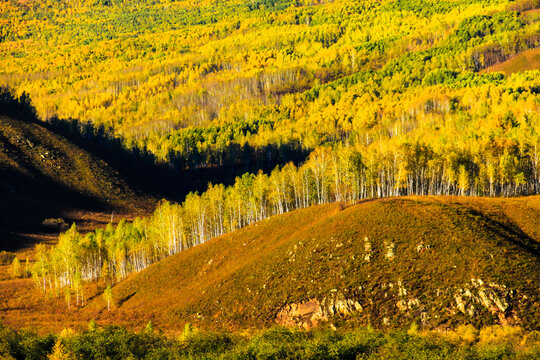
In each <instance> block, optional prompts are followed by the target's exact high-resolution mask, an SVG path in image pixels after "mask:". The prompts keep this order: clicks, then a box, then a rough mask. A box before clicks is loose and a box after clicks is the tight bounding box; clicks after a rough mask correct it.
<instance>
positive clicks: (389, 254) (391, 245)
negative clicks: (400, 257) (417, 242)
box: [384, 241, 396, 260]
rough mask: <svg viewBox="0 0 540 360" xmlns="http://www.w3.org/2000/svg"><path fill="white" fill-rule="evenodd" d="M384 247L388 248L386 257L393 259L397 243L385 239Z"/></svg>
mask: <svg viewBox="0 0 540 360" xmlns="http://www.w3.org/2000/svg"><path fill="white" fill-rule="evenodd" d="M384 247H385V249H386V253H385V257H386V258H387V259H388V260H393V259H394V257H395V256H396V253H395V247H396V244H394V243H393V242H391V241H390V242H387V241H385V242H384Z"/></svg>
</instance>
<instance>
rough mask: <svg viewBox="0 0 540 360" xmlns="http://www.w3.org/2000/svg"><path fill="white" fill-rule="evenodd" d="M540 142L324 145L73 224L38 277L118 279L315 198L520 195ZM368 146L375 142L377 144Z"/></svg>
mask: <svg viewBox="0 0 540 360" xmlns="http://www.w3.org/2000/svg"><path fill="white" fill-rule="evenodd" d="M537 145H538V144H536V145H532V144H529V145H523V146H512V147H506V148H504V149H502V148H498V149H491V150H490V151H487V150H486V149H483V150H482V151H481V152H478V153H476V154H475V153H472V152H471V151H470V149H469V151H462V152H458V151H450V150H448V149H445V150H444V151H437V150H436V149H434V148H432V147H430V146H428V145H426V144H422V143H403V144H400V145H399V146H389V147H387V148H385V147H382V146H381V147H380V148H379V149H377V151H369V152H368V151H367V149H357V148H353V147H346V146H343V145H338V146H337V147H335V148H333V149H332V148H331V147H318V148H316V149H315V150H314V151H313V152H312V153H311V155H310V156H309V158H308V159H307V160H306V161H305V162H304V163H303V164H301V165H299V166H295V165H294V164H292V163H288V164H286V165H285V166H283V167H277V168H275V169H274V170H273V171H272V172H271V173H270V174H264V173H263V172H259V173H258V174H250V173H246V174H244V175H243V176H242V177H238V178H236V182H235V183H234V185H232V186H229V187H226V186H224V185H221V184H220V185H213V184H209V186H208V189H207V190H206V192H204V193H203V194H200V195H199V194H197V193H190V194H189V195H188V196H187V197H186V199H185V201H184V202H183V203H182V204H171V203H169V202H167V201H162V202H161V203H160V205H159V206H158V207H157V209H156V210H155V212H154V214H153V215H152V216H150V217H147V218H137V219H135V220H134V221H133V222H126V221H120V222H119V223H118V224H117V225H113V224H109V225H107V226H106V227H105V228H104V229H98V230H96V231H95V232H90V233H87V234H85V235H84V236H83V235H82V234H81V233H80V232H79V231H78V229H77V227H76V226H75V225H73V226H72V227H71V228H70V229H69V230H68V231H67V232H65V233H64V234H62V235H60V238H59V242H58V244H57V245H56V246H53V247H49V248H48V247H47V246H46V245H41V244H40V245H38V246H37V249H36V254H37V261H36V262H35V264H34V266H33V268H32V275H33V277H34V279H35V281H36V283H37V284H38V286H39V287H40V288H41V289H42V290H43V291H48V290H55V289H61V288H65V287H68V288H69V289H71V291H73V292H74V293H75V295H76V299H77V303H81V302H82V301H83V299H84V296H83V295H82V294H81V292H82V289H83V287H82V283H83V282H85V281H92V280H97V279H101V278H104V279H106V281H109V282H112V281H116V280H121V279H123V278H125V277H126V276H128V275H129V274H131V273H134V272H138V271H141V270H142V269H144V268H146V267H148V266H149V265H150V264H152V263H154V262H156V261H158V260H160V259H162V258H164V257H166V256H170V255H173V254H175V253H178V252H180V251H182V250H184V249H186V248H189V247H192V246H194V245H197V244H201V243H203V242H205V241H208V240H209V239H211V238H214V237H218V236H221V235H223V234H225V233H228V232H231V231H234V230H236V229H239V228H241V227H244V226H248V225H250V224H253V223H255V222H257V221H260V220H263V219H266V218H268V217H270V216H272V215H276V214H282V213H284V212H288V211H291V210H295V209H301V208H305V207H308V206H312V205H318V204H324V203H330V202H344V203H349V204H350V203H354V202H355V201H357V200H360V199H365V198H377V197H388V196H403V195H465V196H480V195H482V196H514V195H523V194H537V193H538V192H539V190H540V177H539V175H540V172H539V167H538V166H539V151H538V150H539V149H538V147H537ZM369 149H371V150H373V147H370V148H369Z"/></svg>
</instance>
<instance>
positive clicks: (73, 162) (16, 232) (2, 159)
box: [0, 116, 156, 250]
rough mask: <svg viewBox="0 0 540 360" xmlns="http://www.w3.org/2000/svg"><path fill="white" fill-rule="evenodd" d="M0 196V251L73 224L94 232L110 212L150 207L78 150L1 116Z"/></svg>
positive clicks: (30, 124)
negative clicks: (0, 200)
mask: <svg viewBox="0 0 540 360" xmlns="http://www.w3.org/2000/svg"><path fill="white" fill-rule="evenodd" d="M0 194H1V197H2V206H0V248H1V249H2V250H10V249H19V248H21V247H24V246H26V245H27V243H28V244H29V243H32V242H34V241H36V240H43V237H40V236H41V235H46V234H47V233H52V234H57V233H58V231H59V230H65V228H66V227H65V226H67V224H68V223H71V222H73V221H76V222H77V223H78V224H79V225H80V226H82V228H95V227H96V226H98V225H100V224H103V223H107V222H108V221H110V218H111V213H114V212H116V213H117V214H119V213H120V214H121V215H122V216H123V217H131V216H132V215H133V214H141V213H147V212H148V211H149V209H150V208H151V206H153V205H154V204H155V202H156V200H155V199H153V198H152V196H151V195H144V194H143V191H142V190H141V188H140V187H138V186H137V185H136V183H134V182H133V181H132V179H129V178H128V177H127V176H126V174H124V173H121V172H120V171H119V169H118V168H116V167H114V166H112V165H110V164H109V163H108V162H107V161H106V160H105V159H103V158H101V157H100V156H98V155H96V154H94V153H92V152H91V151H90V150H89V148H87V147H85V146H84V144H77V143H74V142H72V141H71V140H69V139H67V138H66V137H64V136H63V135H61V134H59V133H58V132H57V131H56V130H55V129H54V128H53V127H51V126H49V125H47V124H45V123H41V122H39V121H37V120H35V121H34V120H32V121H30V120H18V119H16V118H14V117H7V116H0ZM59 218H61V219H62V220H55V219H59ZM47 219H48V220H47ZM36 236H37V237H36ZM46 238H47V237H45V239H46Z"/></svg>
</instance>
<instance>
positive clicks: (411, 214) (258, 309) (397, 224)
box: [87, 197, 540, 329]
mask: <svg viewBox="0 0 540 360" xmlns="http://www.w3.org/2000/svg"><path fill="white" fill-rule="evenodd" d="M539 229H540V197H527V198H516V199H494V198H490V199H488V198H457V197H407V198H391V199H380V200H373V201H365V202H362V203H359V204H357V205H354V206H350V207H347V208H345V209H342V207H341V206H340V205H338V204H331V205H323V206H316V207H312V208H309V209H304V210H299V211H294V212H291V213H288V214H284V215H280V216H275V217H273V218H271V219H269V220H266V221H262V222H260V223H258V224H256V225H253V226H250V227H248V228H244V229H242V230H239V231H237V232H235V233H232V234H229V235H225V236H223V237H221V238H217V239H214V240H212V241H210V242H208V243H205V244H203V245H200V246H197V247H194V248H191V249H189V250H187V251H184V252H182V253H180V254H177V255H175V256H172V257H170V258H167V259H165V260H163V261H161V262H159V263H157V264H155V265H153V266H151V267H149V268H148V269H146V270H145V271H143V272H141V273H139V274H136V275H134V276H132V277H131V278H129V279H127V280H125V281H123V282H121V283H119V284H117V285H116V286H115V287H114V288H113V294H114V297H115V301H116V304H117V306H116V308H115V310H114V311H111V312H110V313H108V312H107V311H106V310H104V309H105V303H104V301H103V299H102V298H101V297H96V298H94V300H93V301H91V302H90V304H89V305H88V306H87V308H88V310H87V311H88V312H89V313H90V312H92V313H93V314H94V315H95V316H97V317H98V318H99V319H100V321H106V322H120V323H125V324H131V325H132V326H142V325H144V323H145V322H147V321H148V320H149V319H152V320H153V322H154V323H157V324H158V326H160V327H162V328H168V329H178V328H181V327H182V326H183V324H184V323H185V322H191V323H194V324H196V325H197V326H202V327H206V328H212V329H223V328H251V327H254V328H260V327H266V326H270V325H272V324H274V323H275V322H276V321H277V319H278V318H279V322H281V323H284V324H289V325H291V324H297V325H301V326H305V327H309V326H313V325H321V324H325V323H326V324H329V323H332V324H334V325H346V326H352V325H355V324H368V323H370V324H372V325H374V326H379V327H386V326H389V327H394V326H406V325H408V324H410V323H412V322H416V323H418V324H423V326H425V327H447V326H448V327H449V326H454V325H457V324H461V323H472V324H475V325H478V326H481V325H486V324H493V323H503V324H506V323H509V324H519V325H522V326H524V327H527V328H531V329H538V328H539V327H540V322H539V319H540V305H539V304H540V302H539V300H540V299H539V288H540V261H539V242H540V232H539ZM366 237H367V239H368V240H369V244H370V246H371V251H369V250H367V249H366ZM390 249H392V251H390ZM391 252H393V253H394V257H392V256H391V254H390V253H391ZM366 255H370V260H369V261H367V260H366ZM299 304H303V305H299Z"/></svg>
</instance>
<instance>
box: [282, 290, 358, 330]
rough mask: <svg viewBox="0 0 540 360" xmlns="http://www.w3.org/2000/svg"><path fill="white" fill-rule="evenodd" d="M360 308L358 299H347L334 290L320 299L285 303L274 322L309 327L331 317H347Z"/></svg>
mask: <svg viewBox="0 0 540 360" xmlns="http://www.w3.org/2000/svg"><path fill="white" fill-rule="evenodd" d="M362 310H363V308H362V305H361V304H360V303H359V302H358V301H356V300H353V299H347V298H345V296H344V295H343V294H342V293H337V292H336V293H335V294H334V295H333V296H329V297H325V298H323V299H322V300H321V301H319V300H317V299H310V300H307V301H305V302H301V303H293V304H289V305H286V306H284V307H283V308H282V309H281V310H280V311H279V312H278V314H277V316H276V322H277V323H279V324H281V325H285V326H300V327H303V328H305V329H310V328H313V327H316V326H317V325H318V324H319V323H320V322H323V321H328V320H329V319H330V318H332V317H335V316H339V317H348V316H351V315H353V314H355V313H359V312H362Z"/></svg>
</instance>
